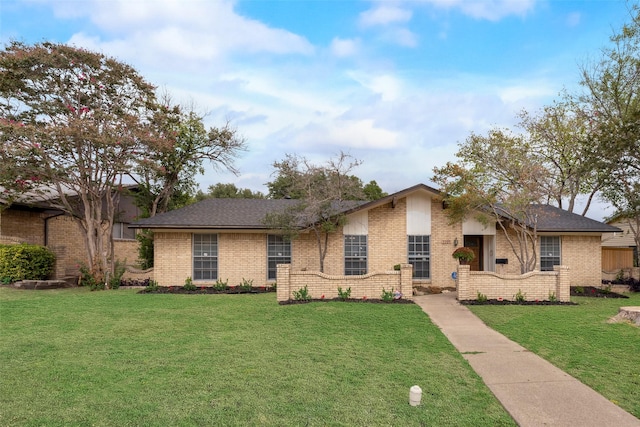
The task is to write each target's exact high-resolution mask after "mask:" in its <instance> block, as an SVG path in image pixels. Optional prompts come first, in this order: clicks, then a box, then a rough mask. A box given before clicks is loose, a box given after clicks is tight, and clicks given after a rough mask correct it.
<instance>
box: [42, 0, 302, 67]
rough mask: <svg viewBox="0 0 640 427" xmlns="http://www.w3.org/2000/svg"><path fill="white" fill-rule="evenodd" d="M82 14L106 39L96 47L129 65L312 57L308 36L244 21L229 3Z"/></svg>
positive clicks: (166, 3)
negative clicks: (241, 57)
mask: <svg viewBox="0 0 640 427" xmlns="http://www.w3.org/2000/svg"><path fill="white" fill-rule="evenodd" d="M73 4H74V5H77V4H78V3H76V2H73ZM54 7H55V8H57V10H58V13H66V14H68V13H70V12H68V9H69V7H68V4H66V2H59V3H58V2H56V3H55V4H54ZM78 10H79V11H82V13H83V14H84V15H87V16H88V17H89V19H90V20H91V21H92V22H93V23H94V24H95V25H96V27H97V29H98V30H99V31H100V32H101V33H102V34H104V36H97V35H92V44H93V45H95V47H96V48H100V50H103V51H107V52H108V53H110V54H113V55H116V56H118V57H119V58H123V59H127V60H131V59H134V58H135V59H139V57H143V58H145V57H146V58H148V59H149V60H150V59H152V58H155V62H160V63H162V64H164V65H171V64H176V63H179V64H184V63H185V62H188V61H191V60H195V61H208V62H214V61H218V60H221V59H223V58H225V57H228V56H229V55H246V54H255V53H267V54H276V55H283V54H296V55H311V54H313V53H314V47H313V45H312V44H311V43H309V41H307V40H306V39H305V38H304V37H301V36H299V35H297V34H293V33H291V32H289V31H286V30H283V29H278V28H271V27H269V26H267V25H265V24H263V23H261V22H259V21H256V20H253V19H249V18H246V17H243V16H241V15H239V14H237V13H236V12H235V11H234V9H233V2H230V1H205V0H190V1H185V2H181V1H177V0H158V1H154V2H153V3H149V2H143V1H127V0H110V1H94V2H90V1H87V2H85V3H83V4H82V7H81V8H78ZM77 13H80V12H77ZM103 37H104V38H105V40H106V39H108V40H110V41H108V42H107V41H104V40H103V39H102V38H103ZM78 40H87V37H86V36H84V35H83V34H76V36H74V37H73V38H72V39H71V41H74V42H77V41H78ZM200 64H201V63H200Z"/></svg>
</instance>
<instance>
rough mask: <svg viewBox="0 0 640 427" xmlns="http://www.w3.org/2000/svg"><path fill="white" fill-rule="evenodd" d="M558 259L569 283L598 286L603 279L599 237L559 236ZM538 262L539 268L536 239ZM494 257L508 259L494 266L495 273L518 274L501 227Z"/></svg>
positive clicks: (516, 262)
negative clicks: (566, 271)
mask: <svg viewBox="0 0 640 427" xmlns="http://www.w3.org/2000/svg"><path fill="white" fill-rule="evenodd" d="M513 239H514V242H516V244H517V241H516V240H515V236H514V237H513ZM560 242H561V250H560V251H561V252H560V256H561V258H560V262H561V263H562V265H566V266H567V267H569V271H570V276H571V285H572V286H599V285H600V283H601V280H602V277H601V276H602V258H601V257H600V250H601V249H600V236H599V235H597V236H576V235H562V236H560ZM537 251H538V264H537V269H540V241H539V239H538V246H537ZM496 258H507V259H508V260H509V264H507V265H496V273H499V274H520V263H519V262H518V260H517V258H516V256H515V254H514V253H513V250H512V249H511V246H510V245H509V243H508V241H507V238H506V237H505V236H504V233H503V232H502V230H498V232H497V234H496Z"/></svg>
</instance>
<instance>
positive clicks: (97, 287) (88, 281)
mask: <svg viewBox="0 0 640 427" xmlns="http://www.w3.org/2000/svg"><path fill="white" fill-rule="evenodd" d="M80 286H86V287H88V288H89V289H91V290H92V291H103V290H104V289H105V288H106V284H105V283H104V282H103V281H102V280H98V279H97V278H96V276H94V275H93V274H92V273H91V272H90V271H89V267H87V266H86V265H81V266H80Z"/></svg>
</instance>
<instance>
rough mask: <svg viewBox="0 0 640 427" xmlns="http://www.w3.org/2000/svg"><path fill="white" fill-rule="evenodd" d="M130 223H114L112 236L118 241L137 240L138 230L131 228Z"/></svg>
mask: <svg viewBox="0 0 640 427" xmlns="http://www.w3.org/2000/svg"><path fill="white" fill-rule="evenodd" d="M128 225H129V224H128V223H125V222H114V223H113V231H112V232H111V234H112V236H113V238H114V239H116V240H136V230H135V229H134V228H129V227H128Z"/></svg>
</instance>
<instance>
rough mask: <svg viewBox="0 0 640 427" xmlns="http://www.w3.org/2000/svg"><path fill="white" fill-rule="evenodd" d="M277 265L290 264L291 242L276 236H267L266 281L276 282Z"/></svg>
mask: <svg viewBox="0 0 640 427" xmlns="http://www.w3.org/2000/svg"><path fill="white" fill-rule="evenodd" d="M278 264H291V241H290V240H287V239H285V238H284V237H282V236H279V235H276V234H269V235H268V236H267V279H268V280H276V275H277V273H278Z"/></svg>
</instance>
